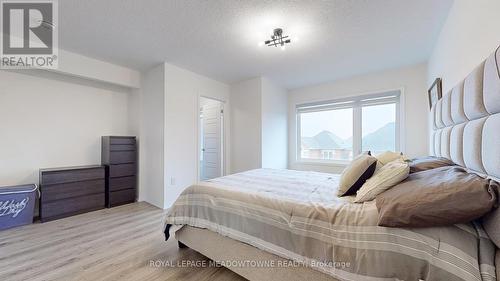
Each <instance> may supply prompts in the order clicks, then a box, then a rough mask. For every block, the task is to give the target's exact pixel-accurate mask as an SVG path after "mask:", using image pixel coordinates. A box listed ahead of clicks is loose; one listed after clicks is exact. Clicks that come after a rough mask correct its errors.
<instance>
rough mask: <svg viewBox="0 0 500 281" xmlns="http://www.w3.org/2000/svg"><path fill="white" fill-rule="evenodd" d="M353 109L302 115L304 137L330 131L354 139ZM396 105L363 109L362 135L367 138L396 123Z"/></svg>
mask: <svg viewBox="0 0 500 281" xmlns="http://www.w3.org/2000/svg"><path fill="white" fill-rule="evenodd" d="M352 115H353V110H352V108H347V109H338V110H330V111H320V112H311V113H302V114H301V120H300V123H301V133H302V137H313V136H315V135H316V134H318V133H320V132H321V131H324V130H327V131H330V132H332V133H334V134H336V135H337V136H339V137H341V138H342V139H348V138H349V137H352V127H353V126H352V122H353V121H352V120H353V118H352ZM395 116H396V105H395V104H384V105H376V106H366V107H363V111H362V127H363V128H362V135H363V136H366V135H367V134H369V133H372V132H374V131H376V130H378V129H379V128H381V127H383V126H384V125H385V124H387V123H389V122H395Z"/></svg>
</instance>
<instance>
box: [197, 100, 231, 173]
mask: <svg viewBox="0 0 500 281" xmlns="http://www.w3.org/2000/svg"><path fill="white" fill-rule="evenodd" d="M202 98H205V99H210V100H215V101H218V102H220V103H221V104H222V110H223V111H224V113H223V115H222V117H223V118H222V127H221V128H222V134H221V141H222V147H221V152H222V163H221V165H222V167H221V172H222V176H225V175H227V161H226V159H227V154H226V153H227V147H228V146H227V132H228V130H227V129H228V128H227V124H229V122H227V118H228V117H229V116H228V114H227V113H228V111H227V102H226V100H224V99H221V98H218V97H213V96H211V95H206V94H203V93H199V94H198V96H197V102H196V163H195V167H196V181H197V182H199V181H201V179H200V176H201V174H200V168H201V167H200V154H201V142H200V138H201V136H200V128H201V126H202V124H201V122H200V108H201V99H202Z"/></svg>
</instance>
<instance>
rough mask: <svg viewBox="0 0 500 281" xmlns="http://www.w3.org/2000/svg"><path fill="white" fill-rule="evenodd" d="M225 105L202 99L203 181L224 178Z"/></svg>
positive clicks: (201, 172) (201, 175) (201, 170)
mask: <svg viewBox="0 0 500 281" xmlns="http://www.w3.org/2000/svg"><path fill="white" fill-rule="evenodd" d="M223 110H224V109H223V104H222V102H220V101H216V100H211V99H206V98H202V106H201V128H200V134H201V136H202V137H201V159H200V164H201V167H200V177H201V180H208V179H213V178H217V177H220V176H222V169H223V161H222V159H223V158H222V157H223V155H222V154H223V149H222V147H223V136H222V135H223V124H222V123H223V117H222V116H223Z"/></svg>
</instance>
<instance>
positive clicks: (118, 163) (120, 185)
mask: <svg viewBox="0 0 500 281" xmlns="http://www.w3.org/2000/svg"><path fill="white" fill-rule="evenodd" d="M101 160H102V161H101V162H102V165H104V166H105V167H106V207H108V208H111V207H114V206H119V205H123V204H128V203H133V202H135V198H136V193H137V182H136V181H137V177H136V175H137V149H136V140H135V137H119V136H104V137H102V153H101Z"/></svg>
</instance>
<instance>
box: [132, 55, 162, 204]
mask: <svg viewBox="0 0 500 281" xmlns="http://www.w3.org/2000/svg"><path fill="white" fill-rule="evenodd" d="M164 77H165V70H164V66H163V64H161V65H159V66H157V67H155V68H153V69H150V70H149V71H147V72H145V73H143V74H142V77H141V84H142V88H141V91H140V95H141V97H140V100H139V101H137V100H135V102H136V107H140V108H141V110H140V112H139V114H138V115H139V118H140V119H139V120H140V121H139V124H140V131H139V132H140V134H139V198H138V200H139V201H147V202H149V203H151V204H153V205H155V206H157V207H159V208H163V207H164V203H165V200H164V197H165V188H164V184H165V176H164V175H165V164H164V127H165V126H164V125H165V122H164V120H165V108H164V101H165V79H164Z"/></svg>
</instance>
